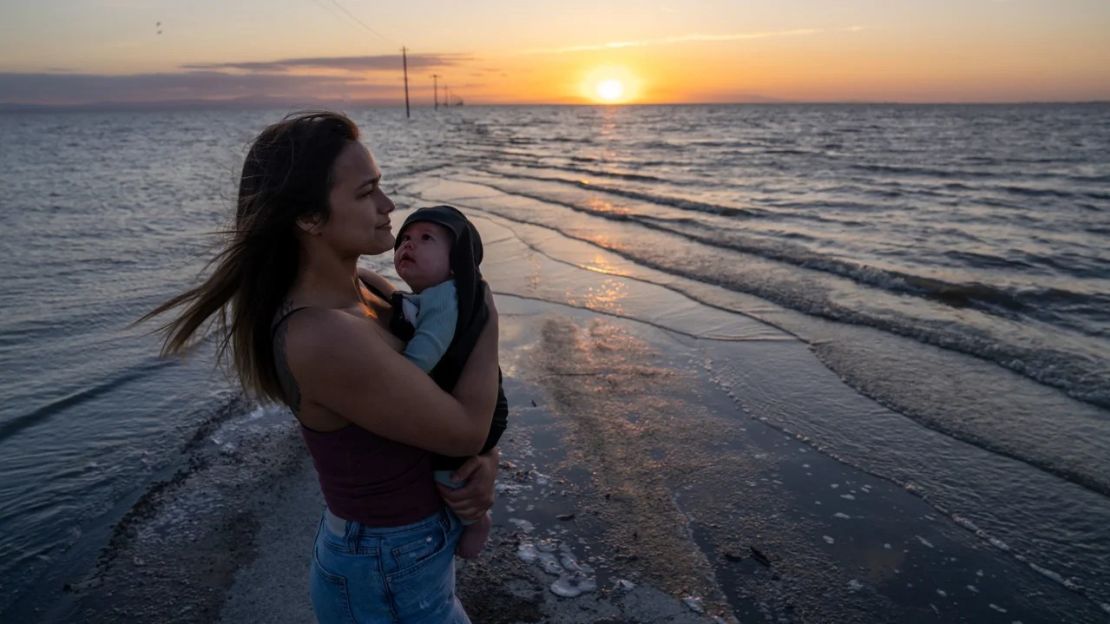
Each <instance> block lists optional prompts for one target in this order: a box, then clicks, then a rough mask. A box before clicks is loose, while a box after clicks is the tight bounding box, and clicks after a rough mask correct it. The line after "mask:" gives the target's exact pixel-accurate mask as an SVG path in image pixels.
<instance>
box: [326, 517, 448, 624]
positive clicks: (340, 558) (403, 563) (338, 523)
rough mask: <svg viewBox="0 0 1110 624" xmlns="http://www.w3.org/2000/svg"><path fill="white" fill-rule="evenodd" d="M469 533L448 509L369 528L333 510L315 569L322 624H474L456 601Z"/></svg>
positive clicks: (327, 518) (327, 520)
mask: <svg viewBox="0 0 1110 624" xmlns="http://www.w3.org/2000/svg"><path fill="white" fill-rule="evenodd" d="M329 516H330V517H329ZM339 529H342V533H340V532H339ZM461 533H462V524H461V523H460V522H459V520H458V518H457V517H455V514H453V513H451V512H450V511H449V510H447V509H444V510H443V511H441V512H439V513H437V514H435V515H433V516H429V517H428V518H425V519H423V520H420V521H419V522H415V523H413V524H408V525H404V526H399V527H369V526H365V525H363V524H360V523H358V522H351V521H345V520H342V519H340V518H338V517H337V516H335V515H333V514H331V512H330V511H325V512H324V517H323V518H322V519H321V520H320V527H319V529H318V530H317V532H316V545H315V548H314V549H313V551H314V552H313V556H312V565H311V569H310V571H309V592H310V593H311V595H312V608H313V610H314V611H315V612H316V619H317V620H319V621H320V623H321V624H333V623H338V622H347V623H351V624H355V623H358V624H362V623H372V624H377V623H379V622H380V623H383V624H385V623H389V624H470V618H468V617H467V616H466V611H464V610H463V607H462V604H461V603H460V602H459V599H458V598H457V597H456V596H455V545H456V543H457V542H458V541H459V535H460V534H461Z"/></svg>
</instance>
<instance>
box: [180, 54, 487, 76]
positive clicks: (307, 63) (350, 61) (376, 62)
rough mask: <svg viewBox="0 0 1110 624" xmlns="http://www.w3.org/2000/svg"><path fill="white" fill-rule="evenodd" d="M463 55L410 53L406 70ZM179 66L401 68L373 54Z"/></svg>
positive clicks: (456, 60)
mask: <svg viewBox="0 0 1110 624" xmlns="http://www.w3.org/2000/svg"><path fill="white" fill-rule="evenodd" d="M470 58H471V57H470V56H468V55H465V54H412V55H409V57H408V66H409V69H428V68H433V67H449V66H452V65H458V64H460V63H463V62H465V61H468V60H470ZM181 67H182V68H183V69H199V70H219V69H234V70H240V71H248V72H257V71H263V72H267V71H268V72H281V71H288V70H290V69H294V68H304V67H310V68H313V69H338V70H345V71H397V70H399V69H400V68H401V55H400V54H378V55H374V56H321V57H310V58H291V59H279V60H276V61H243V62H229V63H190V64H187V65H182V66H181Z"/></svg>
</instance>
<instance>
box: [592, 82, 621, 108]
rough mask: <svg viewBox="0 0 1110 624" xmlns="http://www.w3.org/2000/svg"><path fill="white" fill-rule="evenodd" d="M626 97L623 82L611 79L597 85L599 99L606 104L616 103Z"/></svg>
mask: <svg viewBox="0 0 1110 624" xmlns="http://www.w3.org/2000/svg"><path fill="white" fill-rule="evenodd" d="M622 95H624V85H623V84H621V81H619V80H615V79H612V78H610V79H609V80H603V81H601V82H599V83H598V85H597V97H598V98H600V99H601V100H603V101H605V102H616V101H617V100H619V99H621V96H622Z"/></svg>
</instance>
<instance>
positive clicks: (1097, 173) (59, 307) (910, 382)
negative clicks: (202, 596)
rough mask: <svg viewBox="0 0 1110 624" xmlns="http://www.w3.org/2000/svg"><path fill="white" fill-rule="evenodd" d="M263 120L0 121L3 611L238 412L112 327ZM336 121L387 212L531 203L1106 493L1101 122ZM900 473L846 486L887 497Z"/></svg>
mask: <svg viewBox="0 0 1110 624" xmlns="http://www.w3.org/2000/svg"><path fill="white" fill-rule="evenodd" d="M280 115H281V113H280V112H277V111H247V112H238V113H227V112H189V113H145V114H135V113H126V114H125V113H118V114H113V113H98V114H77V113H69V114H26V115H5V116H0V132H2V136H3V137H4V141H3V145H2V147H0V188H3V189H4V193H3V196H0V245H2V248H3V250H4V255H5V262H4V264H3V265H2V266H0V279H2V280H3V283H4V289H3V291H2V293H0V303H2V307H3V309H4V311H5V313H4V315H3V317H2V318H0V370H3V373H4V378H5V381H6V383H5V384H4V387H3V388H2V389H0V475H3V476H2V477H0V508H3V509H5V510H13V511H12V512H10V513H9V512H8V511H5V513H4V514H3V515H2V517H0V536H2V537H0V578H3V579H4V582H3V584H2V588H0V611H2V610H3V608H4V607H5V606H6V605H7V604H9V603H10V602H11V601H13V600H14V599H15V598H16V596H17V595H19V594H20V593H22V592H23V591H25V589H26V587H27V586H28V584H29V583H30V582H31V581H33V580H34V578H35V577H36V574H38V573H42V572H43V571H45V570H47V569H48V568H50V567H51V566H52V565H56V564H57V562H59V561H77V560H88V558H89V557H90V556H91V555H92V554H94V551H95V549H96V548H97V547H98V546H96V544H98V543H102V540H101V542H98V541H97V539H98V538H102V537H103V535H104V534H105V533H106V531H108V530H109V527H110V525H111V523H113V522H114V521H115V520H116V519H118V518H119V516H120V514H121V513H122V512H123V511H125V510H126V509H127V508H129V507H130V505H131V504H133V503H134V501H135V500H136V499H137V498H138V497H140V496H141V495H142V494H143V492H144V491H145V490H146V488H148V487H149V484H150V483H151V482H152V481H154V480H157V479H162V478H165V477H166V475H168V474H170V473H172V472H173V471H174V470H177V469H178V467H179V464H180V462H181V461H182V460H181V459H180V451H181V449H183V448H186V447H187V446H188V445H189V444H190V441H191V440H193V438H194V437H195V436H196V435H197V432H198V431H201V430H204V429H205V427H211V426H213V423H214V422H219V421H221V420H223V419H228V418H234V417H236V415H238V416H243V415H244V414H246V413H247V412H249V411H250V410H249V408H247V407H244V406H242V405H240V404H239V403H238V402H237V392H236V391H235V390H234V389H233V385H232V384H231V383H230V382H229V381H228V380H227V379H225V378H224V376H223V375H222V374H221V373H219V372H217V371H215V370H213V368H212V366H211V364H210V361H209V360H207V359H206V358H203V357H198V358H194V359H193V360H188V361H185V362H168V363H167V362H163V361H160V360H158V359H157V358H156V357H155V355H156V351H157V342H156V340H155V339H154V338H153V337H151V336H149V335H146V334H145V333H144V330H143V329H142V328H140V329H134V328H131V327H129V323H130V322H131V321H133V320H134V319H136V318H137V317H138V316H140V315H141V314H142V313H143V312H145V311H147V310H149V309H150V308H151V307H153V305H155V304H156V303H158V302H160V301H161V300H164V299H165V298H166V297H168V296H169V295H171V294H173V293H175V292H176V291H177V290H178V289H179V288H180V287H181V286H182V285H183V284H184V283H186V282H188V280H189V278H190V277H191V276H194V275H196V274H197V273H198V272H200V271H201V270H202V269H203V262H204V260H205V258H206V254H207V253H208V250H209V249H210V247H209V244H210V243H214V242H215V241H216V239H215V238H214V237H211V236H210V233H212V232H214V231H216V230H218V229H220V228H221V227H223V226H225V225H226V224H227V222H226V219H227V218H228V216H229V215H230V209H229V207H230V205H231V201H232V193H233V192H234V188H235V186H236V176H237V169H238V167H239V165H240V163H241V159H242V155H243V154H244V152H245V149H246V146H247V144H248V142H249V140H250V138H251V137H252V136H253V135H254V134H255V133H257V131H258V130H260V129H261V128H262V127H263V126H264V125H265V124H266V123H269V122H271V121H273V120H275V119H277V118H278V117H280ZM354 117H355V119H356V121H358V122H359V123H360V125H361V126H362V127H363V129H364V132H365V133H366V136H365V137H364V139H365V141H366V142H367V144H368V145H370V146H371V148H372V150H373V151H374V152H375V155H376V156H377V158H378V160H379V162H380V163H381V165H382V167H383V169H384V170H385V174H386V179H387V181H386V187H387V190H389V185H390V184H392V185H393V188H394V189H397V190H399V191H401V194H400V195H399V200H403V199H404V198H405V194H406V193H409V192H410V191H411V192H413V193H415V191H413V190H412V189H413V188H415V187H414V185H415V184H416V183H417V182H420V181H423V180H427V179H444V180H451V181H454V182H466V183H469V184H478V185H483V186H484V187H486V188H489V189H496V190H499V191H502V192H504V193H506V194H508V196H510V197H517V198H527V199H528V200H529V201H531V202H534V203H538V205H542V206H548V207H549V209H547V210H539V211H535V210H533V209H531V208H529V209H524V208H520V209H517V208H513V207H512V206H511V205H508V204H506V205H504V206H501V207H493V206H491V207H490V210H491V211H493V213H494V214H498V215H500V216H503V217H506V218H510V219H516V220H518V221H521V222H528V223H532V224H535V225H540V226H542V227H545V228H549V229H551V230H555V231H558V232H560V233H561V234H563V235H565V236H569V237H571V238H576V239H579V240H583V241H588V242H590V243H592V244H594V245H597V246H599V247H603V248H605V249H608V250H610V251H614V252H617V253H618V254H620V255H622V256H624V257H625V258H627V259H629V260H630V261H631V262H632V263H634V264H636V265H638V266H642V267H644V268H645V269H647V268H650V269H655V270H659V271H662V272H664V273H666V274H669V275H672V276H674V277H675V278H680V279H682V280H685V283H688V284H692V286H689V287H686V288H687V290H688V291H689V292H691V293H692V294H694V295H698V294H699V291H698V290H697V285H713V286H715V287H722V288H724V289H725V290H727V291H731V292H735V293H740V294H748V295H755V296H757V297H759V298H760V299H761V300H763V301H766V302H769V303H768V306H767V307H766V308H763V309H761V310H751V311H750V312H751V313H752V314H753V315H762V318H765V319H767V320H769V321H772V322H774V323H776V324H777V325H778V326H780V327H783V328H785V329H788V330H789V331H791V332H792V333H794V334H796V335H798V336H799V337H800V338H801V339H803V340H805V341H807V342H809V343H810V345H811V348H812V349H813V350H814V351H815V353H817V354H818V356H819V357H820V358H821V359H822V361H823V362H825V363H826V365H828V366H829V367H830V368H831V369H832V370H833V371H834V372H836V373H837V374H838V375H839V376H840V377H841V378H843V379H844V380H845V381H847V382H848V383H849V384H851V385H852V386H853V387H855V388H857V389H858V390H860V391H861V392H863V393H864V394H867V395H868V396H871V397H873V398H875V399H877V400H879V401H880V402H882V403H883V404H884V405H887V406H890V407H893V408H894V409H897V410H899V411H900V412H902V413H904V414H906V415H908V416H910V417H911V418H913V419H915V420H916V421H918V422H920V423H922V424H924V425H926V426H928V427H929V428H931V429H934V430H936V431H939V432H942V433H944V434H946V435H950V436H952V437H955V438H957V439H960V440H963V441H965V442H970V443H972V444H975V445H977V446H979V447H981V448H983V449H987V450H988V451H990V452H993V453H997V454H999V455H1002V456H1005V457H1008V458H1015V459H1018V460H1020V461H1022V462H1025V463H1027V464H1029V465H1031V466H1035V467H1036V468H1037V469H1038V470H1040V471H1043V472H1044V473H1046V474H1049V475H1053V477H1054V478H1059V479H1062V480H1064V481H1065V482H1070V483H1073V484H1076V485H1077V486H1078V487H1081V488H1083V489H1084V491H1085V492H1086V493H1087V494H1092V493H1093V494H1094V495H1095V496H1096V497H1106V496H1107V495H1110V414H1108V412H1107V408H1110V252H1108V251H1107V250H1108V249H1110V247H1108V246H1107V245H1106V242H1105V241H1106V240H1107V234H1108V233H1110V157H1108V156H1107V154H1110V107H1108V106H1102V105H1089V106H1086V105H1083V106H1081V105H1076V106H1048V105H1044V106H920V107H918V106H865V105H858V106H855V105H853V106H848V105H845V106H787V105H781V106H780V105H774V106H770V105H769V106H705V107H700V106H690V107H629V108H589V107H583V108H578V107H525V108H465V109H454V110H449V111H447V112H445V113H444V114H442V115H440V116H438V117H431V116H430V115H422V116H418V117H417V118H416V119H414V120H412V121H408V122H406V121H405V120H404V119H403V118H402V117H401V116H400V115H399V114H398V113H397V112H396V111H366V112H359V113H356V114H354ZM477 203H478V204H481V202H480V201H478V202H477ZM567 211H569V212H570V213H573V214H576V215H580V216H584V217H588V218H592V219H599V220H600V221H598V222H599V223H604V224H606V225H605V227H600V226H596V225H592V226H589V227H573V226H572V225H570V222H569V221H568V220H567V219H566V218H565V217H564V216H563V215H564V213H566V212H567ZM829 321H832V322H831V323H830V322H829ZM851 328H863V329H866V330H867V332H868V333H867V334H861V336H866V338H861V339H859V340H854V341H849V340H844V339H843V336H844V335H845V334H844V333H843V332H845V331H848V330H849V329H851ZM907 340H908V341H909V342H908V343H907ZM906 344H912V345H919V346H920V348H917V347H914V348H907V347H906V346H905V345H906ZM938 347H939V348H938ZM200 348H201V349H206V348H207V347H206V346H205V345H202V346H201V347H200ZM780 424H781V425H782V426H783V427H784V428H786V429H788V430H795V431H797V430H800V429H803V428H805V427H807V426H808V425H805V424H803V423H799V422H790V421H786V422H783V423H780ZM806 432H807V435H813V436H817V437H818V438H820V437H821V436H822V435H827V436H829V437H830V439H831V438H832V437H833V434H832V433H831V432H826V433H825V434H823V433H822V430H821V429H820V428H817V429H815V430H810V429H806ZM821 442H822V440H820V439H818V440H817V443H818V445H820V444H821ZM830 443H831V442H830ZM923 452H925V451H923ZM906 453H911V451H909V450H907V451H906ZM901 459H902V460H904V459H905V457H903V458H901ZM912 459H913V461H900V460H899V459H898V458H895V459H893V460H891V462H890V465H889V466H884V465H881V464H876V465H869V466H867V467H868V468H869V469H871V470H874V471H877V472H879V473H881V474H884V475H885V476H890V477H892V478H895V477H897V478H899V479H901V480H903V481H913V480H914V478H915V475H914V474H912V471H911V473H910V474H904V472H900V471H905V470H906V469H905V466H907V465H914V462H915V461H917V460H921V459H922V457H913V458H912ZM876 461H878V460H876ZM925 463H927V462H923V466H924V464H925ZM920 470H921V471H922V472H925V471H927V470H929V468H927V467H922V468H921V469H920ZM1038 494H1043V498H1044V499H1052V500H1056V497H1057V496H1060V495H1059V493H1058V492H1043V493H1033V497H1034V498H1036V497H1037V495H1038ZM1087 494H1084V495H1087ZM1063 499H1064V500H1067V496H1063ZM1061 522H1062V521H1061ZM1056 528H1058V529H1060V530H1072V529H1074V527H1056ZM1048 530H1052V527H1048ZM90 536H91V537H90ZM74 565H77V564H74ZM20 569H22V570H23V571H24V572H20V573H16V572H15V571H16V570H20Z"/></svg>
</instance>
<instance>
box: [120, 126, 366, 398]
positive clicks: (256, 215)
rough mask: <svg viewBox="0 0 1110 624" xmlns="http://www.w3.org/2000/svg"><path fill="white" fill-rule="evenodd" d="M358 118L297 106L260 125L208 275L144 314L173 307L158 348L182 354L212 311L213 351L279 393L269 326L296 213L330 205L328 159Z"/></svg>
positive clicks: (351, 134) (295, 256) (288, 275)
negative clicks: (232, 220) (299, 109)
mask: <svg viewBox="0 0 1110 624" xmlns="http://www.w3.org/2000/svg"><path fill="white" fill-rule="evenodd" d="M356 140H358V127H357V126H355V124H354V122H352V121H351V120H350V119H348V118H347V117H346V116H344V115H342V114H339V113H332V112H307V113H294V114H292V115H289V116H287V117H286V118H285V119H283V120H282V121H280V122H278V123H276V124H274V125H272V126H270V127H268V128H266V129H265V130H263V131H262V133H261V134H259V135H258V138H256V139H255V140H254V143H253V144H252V145H251V149H250V152H248V153H247V158H246V161H245V162H244V163H243V174H242V176H241V178H240V180H239V199H238V207H237V210H236V214H235V226H234V228H233V229H232V230H231V231H230V232H228V241H227V243H226V245H225V247H224V249H223V250H222V251H221V252H220V253H219V254H218V255H217V256H216V257H215V258H213V259H212V260H211V261H210V262H209V264H208V266H209V267H212V266H213V265H214V268H213V269H212V271H211V273H210V275H209V276H208V278H207V279H205V280H204V282H203V283H202V284H200V285H199V286H197V287H195V288H192V289H190V290H188V291H186V292H184V293H181V294H180V295H177V296H176V297H174V298H172V299H170V300H169V301H167V302H165V303H163V304H162V305H160V306H158V307H157V308H155V309H154V310H153V311H152V312H150V313H149V314H147V315H146V316H144V317H143V318H142V319H140V321H145V320H147V319H149V318H151V317H153V316H157V315H158V314H162V313H163V312H166V311H169V310H171V309H174V308H178V307H181V308H183V309H182V311H181V313H180V315H179V316H178V317H177V318H175V319H173V320H172V321H170V322H168V323H166V324H165V325H163V326H162V327H161V329H160V331H161V332H162V333H163V334H164V336H165V339H164V341H163V343H162V355H164V356H165V355H171V354H179V353H182V352H184V351H185V350H187V349H188V348H189V346H190V345H192V344H193V342H194V336H195V335H196V334H197V332H198V330H200V329H201V328H202V327H203V326H205V325H206V324H208V322H209V321H210V319H212V317H213V316H214V317H215V331H216V337H217V338H218V339H219V352H218V353H219V361H221V362H225V361H226V359H225V358H226V355H227V351H228V348H229V347H230V349H231V355H232V361H233V364H234V368H235V372H236V373H237V374H238V377H239V382H240V383H241V384H242V386H243V388H244V389H245V390H246V391H247V392H248V393H250V394H253V395H255V396H257V397H259V398H266V399H272V400H277V401H285V400H286V398H285V396H284V393H283V392H282V388H281V382H280V381H279V380H278V374H277V368H276V366H275V362H274V348H273V341H272V337H271V326H272V324H273V322H274V316H275V314H276V313H277V311H278V308H279V307H280V306H281V303H282V301H283V300H284V299H285V297H286V294H287V293H288V292H289V289H290V288H291V287H292V285H293V280H294V279H295V278H296V276H297V269H298V267H299V265H300V247H299V244H298V242H297V238H296V234H295V228H296V227H297V225H296V222H297V219H298V218H300V217H308V216H313V215H315V216H318V217H320V218H323V219H325V220H326V219H327V217H328V215H329V206H328V194H329V192H330V190H331V187H332V183H333V180H332V165H333V164H334V163H335V160H336V158H337V157H338V156H339V154H340V152H341V151H342V150H343V148H344V147H346V146H347V145H348V144H349V143H350V142H351V141H356Z"/></svg>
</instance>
